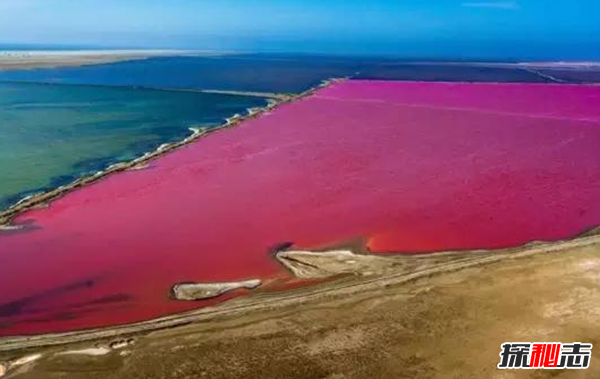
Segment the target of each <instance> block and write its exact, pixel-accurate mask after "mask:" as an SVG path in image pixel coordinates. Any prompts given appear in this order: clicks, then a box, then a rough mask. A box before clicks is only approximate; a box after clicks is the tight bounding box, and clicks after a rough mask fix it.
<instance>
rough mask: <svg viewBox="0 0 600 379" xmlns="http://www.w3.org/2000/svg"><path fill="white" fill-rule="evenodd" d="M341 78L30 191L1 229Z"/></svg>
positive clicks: (4, 216) (6, 213)
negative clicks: (80, 190) (63, 182)
mask: <svg viewBox="0 0 600 379" xmlns="http://www.w3.org/2000/svg"><path fill="white" fill-rule="evenodd" d="M339 80H343V79H330V80H325V81H323V82H322V83H321V84H320V85H318V86H316V87H314V88H311V89H309V90H307V91H305V92H303V93H301V94H298V95H278V96H274V95H275V94H270V95H271V96H269V97H268V98H269V103H268V105H267V106H266V107H263V108H253V109H249V110H248V113H247V114H246V115H239V114H238V115H233V116H232V117H230V118H229V119H227V120H226V122H225V123H224V124H222V125H220V126H217V127H214V128H210V129H208V128H197V129H196V128H190V129H191V130H192V134H191V135H190V136H188V137H186V138H185V139H183V140H181V141H179V142H175V143H169V144H163V145H161V146H159V147H158V148H157V149H156V150H155V151H151V152H147V153H146V154H144V155H143V156H141V157H139V158H137V159H134V160H132V161H128V162H121V163H116V164H113V165H111V166H110V167H107V168H106V169H105V170H103V171H99V172H97V173H95V174H93V175H91V176H86V177H83V178H80V179H77V180H75V181H74V182H71V183H69V184H66V185H64V186H61V187H58V188H55V189H53V190H50V191H47V192H43V193H39V194H36V195H31V196H29V197H26V198H24V199H22V200H21V201H19V202H17V203H16V204H14V205H12V206H10V207H8V208H7V209H5V210H3V211H1V212H0V233H2V232H3V231H5V232H10V231H14V230H17V229H18V227H17V228H15V226H13V225H11V222H12V220H13V219H14V218H15V217H17V216H18V215H19V214H21V213H23V212H26V211H27V210H30V209H33V208H37V207H41V206H46V205H48V204H49V203H50V202H52V201H53V200H55V199H57V198H59V197H61V196H63V195H65V194H67V193H68V192H71V191H73V190H75V189H77V188H81V187H84V186H86V185H88V184H92V183H95V182H97V181H98V180H100V179H103V178H105V177H107V176H108V175H110V174H113V173H116V172H120V171H125V170H130V169H136V168H139V167H141V166H145V165H146V164H147V163H148V162H150V161H151V160H154V159H156V158H158V157H160V156H162V155H164V154H167V153H169V152H171V151H173V150H175V149H178V148H179V147H182V146H185V145H187V144H189V143H192V142H194V141H196V140H198V139H199V138H201V137H204V136H206V135H208V134H210V133H212V132H216V131H219V130H222V129H226V128H231V127H235V126H237V125H239V124H240V123H241V122H243V121H245V120H248V119H251V118H255V117H257V116H259V115H260V114H262V113H263V112H267V111H271V110H273V109H275V108H276V107H278V106H279V105H281V104H284V103H288V102H291V101H294V100H297V99H301V98H303V97H306V96H309V95H311V94H312V93H314V92H315V91H317V90H319V89H321V88H324V87H326V86H328V85H329V84H330V83H333V82H336V81H339ZM218 93H221V94H224V91H219V92H218ZM227 93H230V92H227ZM236 94H238V95H239V94H240V93H239V92H236ZM249 96H257V95H256V94H254V93H252V94H250V95H249Z"/></svg>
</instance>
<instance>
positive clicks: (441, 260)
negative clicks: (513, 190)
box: [0, 227, 600, 353]
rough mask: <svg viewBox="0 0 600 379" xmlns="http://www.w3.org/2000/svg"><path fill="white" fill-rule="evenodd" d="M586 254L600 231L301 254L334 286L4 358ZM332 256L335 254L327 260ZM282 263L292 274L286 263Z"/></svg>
mask: <svg viewBox="0 0 600 379" xmlns="http://www.w3.org/2000/svg"><path fill="white" fill-rule="evenodd" d="M587 248H592V249H594V250H596V251H598V253H600V227H598V228H595V229H593V230H591V231H589V232H586V233H584V234H582V235H581V236H579V237H576V238H574V239H571V240H562V241H555V242H538V241H536V242H531V243H528V244H526V245H523V246H518V247H513V248H506V249H499V250H483V249H480V250H471V251H442V252H437V253H430V254H426V255H405V254H390V255H386V256H375V255H371V254H368V253H367V254H365V253H363V252H356V253H353V252H352V253H351V254H353V255H354V258H352V257H349V258H350V259H341V258H340V256H339V254H337V253H338V252H339V250H338V249H335V250H325V251H315V252H311V253H310V254H311V255H313V256H314V259H304V258H303V257H302V255H303V254H306V252H298V253H299V254H298V255H296V256H295V258H294V259H293V260H292V264H293V263H296V264H298V265H299V266H305V267H307V266H310V267H312V268H314V269H316V270H321V269H326V270H328V271H329V273H328V275H326V276H324V277H320V278H321V279H323V278H328V279H329V280H327V281H325V282H322V283H320V284H316V285H312V286H304V287H301V288H298V289H293V290H286V291H277V292H267V291H265V292H261V291H258V292H256V293H252V294H250V295H248V296H245V297H241V298H236V299H233V300H230V301H227V302H224V303H220V304H218V305H215V306H211V307H206V308H200V309H196V310H192V311H188V312H184V313H180V314H175V315H170V316H165V317H160V318H157V319H152V320H146V321H141V322H137V323H133V324H129V325H116V326H111V327H106V328H98V329H90V330H81V331H73V332H64V333H49V334H42V335H32V336H16V337H2V338H0V353H2V352H11V351H16V350H21V349H29V348H34V347H35V348H41V347H46V346H54V345H63V344H73V343H80V342H85V341H93V340H99V339H105V338H117V337H119V338H121V337H124V336H130V335H135V334H139V333H147V332H151V331H155V330H161V329H167V328H174V327H177V326H181V325H187V324H190V323H196V322H209V321H211V320H214V319H218V318H221V317H229V316H234V317H240V316H243V315H245V314H246V313H248V312H255V311H259V310H262V309H273V308H286V307H293V306H296V305H299V304H302V303H305V302H307V301H313V300H317V299H322V298H323V297H330V296H338V295H344V296H347V295H351V294H353V293H356V292H361V291H365V290H369V289H373V288H379V287H387V286H390V285H397V284H406V283H409V282H411V281H415V280H418V279H421V278H429V277H431V276H436V275H441V274H445V273H449V272H455V271H460V270H464V269H467V268H472V267H478V266H484V265H489V264H493V263H497V262H501V261H504V260H514V259H522V258H527V257H530V256H533V255H539V254H553V253H569V252H573V251H577V250H579V249H587ZM352 250H354V249H352ZM357 250H362V249H357ZM330 253H333V254H332V255H330V256H329V257H328V255H329V254H330ZM323 257H324V259H323ZM362 260H366V262H361V261H362ZM357 261H358V262H357ZM280 263H281V264H283V265H284V266H287V267H288V268H289V266H288V265H287V264H286V263H285V262H280ZM357 263H361V264H357ZM349 267H350V268H349ZM290 271H291V272H292V273H295V274H296V277H300V278H302V277H304V276H302V275H298V274H297V272H295V271H294V270H290ZM304 278H306V277H304Z"/></svg>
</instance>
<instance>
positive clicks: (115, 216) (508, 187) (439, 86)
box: [0, 81, 600, 336]
mask: <svg viewBox="0 0 600 379" xmlns="http://www.w3.org/2000/svg"><path fill="white" fill-rule="evenodd" d="M17 222H18V223H20V224H28V225H29V228H28V230H27V231H24V232H18V233H3V234H1V235H0V335H3V336H7V335H17V334H34V333H45V332H56V331H66V330H73V329H82V328H91V327H99V326H107V325H114V324H123V323H130V322H134V321H140V320H145V319H149V318H153V317H158V316H162V315H167V314H172V313H175V312H180V311H184V310H189V309H193V308H197V307H201V306H205V305H208V304H212V303H214V302H215V301H222V300H223V299H218V300H213V301H205V302H192V303H189V302H177V301H174V300H171V299H170V298H169V291H170V288H171V286H172V285H173V284H175V283H178V282H182V281H199V282H209V281H228V280H239V279H247V278H263V279H268V278H273V277H285V276H286V275H287V274H286V272H285V271H284V270H283V269H282V268H281V267H280V266H279V265H278V264H277V263H276V262H275V261H274V260H273V259H272V257H271V256H270V255H269V251H270V250H271V249H272V247H273V246H276V245H278V244H281V243H285V242H293V243H295V244H296V245H298V246H301V247H306V248H311V247H314V246H322V245H328V244H334V243H336V242H342V241H347V240H350V239H354V238H357V237H362V238H364V239H365V240H366V241H367V245H368V247H369V248H370V249H371V250H372V251H373V252H376V253H386V252H409V253H415V252H421V253H424V252H432V251H438V250H451V249H473V248H500V247H506V246H515V245H520V244H523V243H526V242H529V241H532V240H555V239H562V238H568V237H573V236H575V235H577V234H578V233H580V232H582V231H585V230H587V229H589V228H592V227H594V226H597V225H600V87H595V86H567V85H565V86H558V85H544V84H449V83H407V82H391V81H346V82H341V83H335V84H333V85H331V86H330V87H328V88H325V89H322V90H319V91H318V92H317V93H316V94H314V95H312V96H309V97H307V98H304V99H302V100H299V101H296V102H293V103H290V104H285V105H283V106H281V107H279V108H277V109H276V110H275V111H273V112H271V113H268V114H264V115H263V116H261V117H259V118H256V119H253V120H250V121H247V122H244V123H243V124H242V125H241V126H239V127H237V128H233V129H227V130H222V131H219V132H217V133H214V134H211V135H210V136H208V137H206V138H203V139H201V140H200V141H198V142H196V143H193V144H191V145H188V146H187V147H185V148H182V149H180V150H178V151H176V152H174V153H170V154H168V155H166V156H164V157H162V158H160V159H158V160H156V161H154V162H152V164H151V167H150V168H148V169H145V170H138V171H128V172H123V173H119V174H116V175H112V176H110V177H109V178H107V179H105V180H102V181H100V182H98V183H96V184H93V185H90V186H88V187H85V188H83V189H79V190H77V191H74V192H72V193H70V194H68V195H66V196H64V197H62V198H60V199H59V200H57V201H55V202H53V203H52V204H51V206H50V207H48V208H44V209H37V210H32V211H29V212H27V213H25V214H23V215H21V216H20V217H19V218H18V220H17ZM235 295H238V294H235Z"/></svg>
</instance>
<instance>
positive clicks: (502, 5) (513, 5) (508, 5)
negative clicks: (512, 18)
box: [461, 1, 519, 10]
mask: <svg viewBox="0 0 600 379" xmlns="http://www.w3.org/2000/svg"><path fill="white" fill-rule="evenodd" d="M461 5H462V6H463V7H467V8H493V9H508V10H511V9H518V8H519V3H517V2H516V1H483V2H469V3H462V4H461Z"/></svg>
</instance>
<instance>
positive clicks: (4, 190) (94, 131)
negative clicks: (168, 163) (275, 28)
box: [0, 83, 265, 210]
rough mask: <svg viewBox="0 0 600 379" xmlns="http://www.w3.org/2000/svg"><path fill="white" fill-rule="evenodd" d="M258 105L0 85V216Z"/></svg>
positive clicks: (207, 97)
mask: <svg viewBox="0 0 600 379" xmlns="http://www.w3.org/2000/svg"><path fill="white" fill-rule="evenodd" d="M264 104H265V100H263V99H260V98H251V97H239V96H224V95H214V94H201V93H182V92H169V91H151V90H139V89H138V90H136V89H124V88H107V87H91V86H64V85H36V84H10V83H0V210H1V209H2V208H6V207H8V206H9V205H10V204H13V203H15V202H16V201H18V200H19V199H21V198H23V197H24V196H27V195H30V194H32V193H35V192H39V191H43V190H46V189H51V188H55V187H57V186H60V185H62V184H66V183H69V182H71V181H73V180H74V179H76V178H79V177H81V176H84V175H86V174H90V173H93V172H96V171H98V170H102V169H104V168H106V167H107V166H109V165H110V164H113V163H116V162H119V161H124V160H131V159H133V158H135V157H138V156H140V155H142V154H143V153H144V152H146V151H150V150H154V149H156V148H157V147H158V146H159V145H161V144H163V143H166V142H173V141H178V140H181V139H183V138H185V137H186V136H188V135H189V134H190V133H191V132H190V130H189V129H188V128H189V127H192V126H216V125H219V124H221V123H223V122H224V120H225V118H227V117H230V116H232V115H233V114H235V113H245V112H246V108H248V107H255V106H263V105H264Z"/></svg>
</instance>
